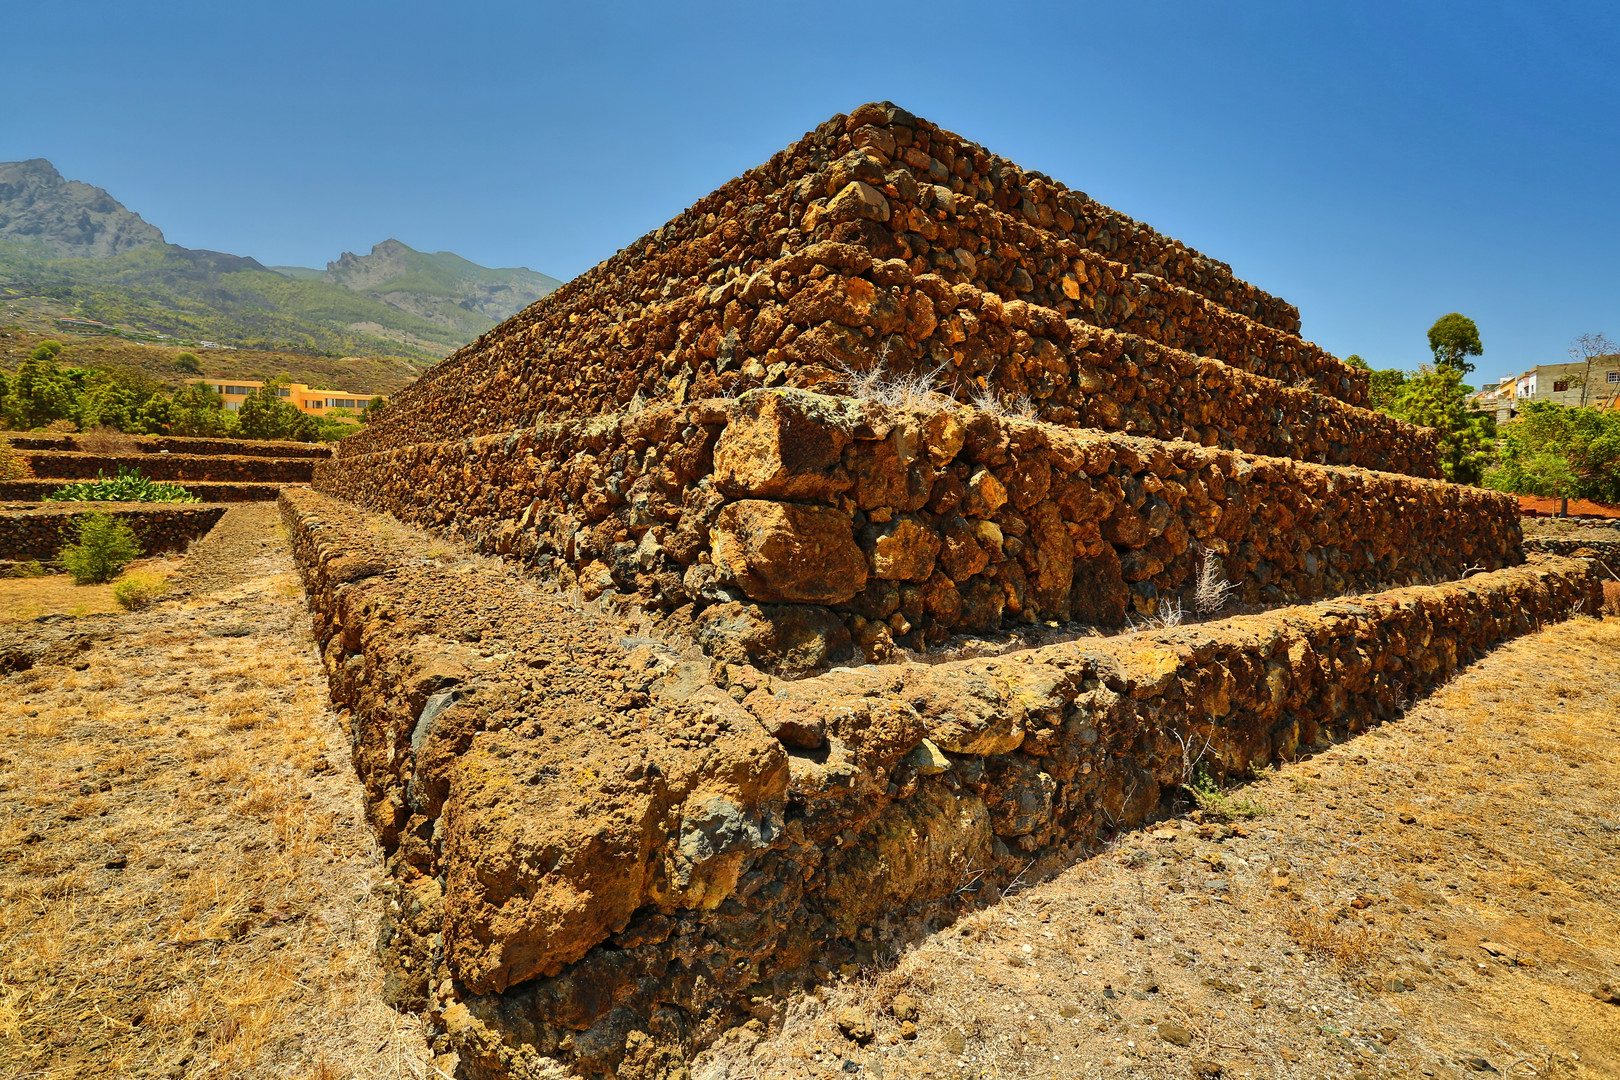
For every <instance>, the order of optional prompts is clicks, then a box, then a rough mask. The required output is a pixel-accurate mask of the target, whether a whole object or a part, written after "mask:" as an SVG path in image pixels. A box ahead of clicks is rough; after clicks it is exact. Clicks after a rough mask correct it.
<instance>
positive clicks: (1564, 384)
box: [1553, 379, 1569, 394]
mask: <svg viewBox="0 0 1620 1080" xmlns="http://www.w3.org/2000/svg"><path fill="white" fill-rule="evenodd" d="M1568 389H1569V380H1568V379H1559V380H1558V381H1557V382H1555V383H1553V393H1555V394H1562V393H1563V392H1564V391H1565V390H1568Z"/></svg>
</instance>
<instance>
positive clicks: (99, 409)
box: [74, 368, 167, 434]
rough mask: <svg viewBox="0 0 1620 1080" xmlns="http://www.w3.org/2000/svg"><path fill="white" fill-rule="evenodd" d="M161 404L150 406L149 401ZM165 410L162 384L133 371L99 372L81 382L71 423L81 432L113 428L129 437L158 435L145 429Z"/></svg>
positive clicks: (113, 370)
mask: <svg viewBox="0 0 1620 1080" xmlns="http://www.w3.org/2000/svg"><path fill="white" fill-rule="evenodd" d="M154 398H156V399H159V400H161V401H163V402H164V404H163V405H162V406H153V405H151V402H152V401H153V399H154ZM166 410H167V397H166V396H165V394H164V392H163V384H162V383H160V382H158V381H157V380H156V379H154V378H152V377H151V376H150V375H147V374H146V373H145V372H143V371H139V370H137V369H134V368H103V369H100V370H96V371H92V372H90V373H89V374H88V376H87V377H86V378H85V379H84V386H83V389H82V390H81V391H80V392H79V394H78V398H77V401H76V403H75V408H74V419H76V420H77V421H78V422H79V426H80V427H81V428H84V429H87V430H88V429H89V428H93V427H96V426H98V425H99V426H106V427H115V428H117V429H118V430H119V431H127V432H131V433H132V434H162V431H161V430H155V429H153V428H150V427H148V426H147V420H148V418H150V417H151V416H153V415H154V414H155V413H157V412H161V411H166Z"/></svg>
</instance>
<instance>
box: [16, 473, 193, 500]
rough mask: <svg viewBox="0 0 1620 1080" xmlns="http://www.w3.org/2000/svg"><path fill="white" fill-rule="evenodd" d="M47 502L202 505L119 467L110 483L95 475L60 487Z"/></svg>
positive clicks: (181, 492)
mask: <svg viewBox="0 0 1620 1080" xmlns="http://www.w3.org/2000/svg"><path fill="white" fill-rule="evenodd" d="M45 499H46V501H47V502H169V503H194V502H202V500H201V499H200V498H198V497H197V496H195V495H193V494H192V493H191V492H189V491H187V490H186V489H185V488H183V487H181V486H180V485H179V484H169V483H164V482H162V481H159V480H153V479H151V478H149V477H147V476H146V475H145V474H143V473H142V472H141V471H140V470H139V469H131V468H128V467H126V466H120V467H119V469H118V475H117V476H116V477H114V478H112V479H107V478H106V477H103V476H102V475H101V473H100V472H99V471H98V472H97V473H96V478H95V479H94V480H80V481H78V482H76V483H72V484H64V485H62V486H61V487H59V488H57V489H56V490H55V491H53V492H51V493H50V494H49V495H47V496H45Z"/></svg>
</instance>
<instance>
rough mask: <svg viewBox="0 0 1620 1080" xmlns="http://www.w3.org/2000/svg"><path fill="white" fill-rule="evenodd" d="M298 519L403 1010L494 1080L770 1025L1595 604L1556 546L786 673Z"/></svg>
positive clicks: (337, 522) (316, 508) (336, 504)
mask: <svg viewBox="0 0 1620 1080" xmlns="http://www.w3.org/2000/svg"><path fill="white" fill-rule="evenodd" d="M1285 467H1287V466H1285ZM1294 468H1298V467H1297V466H1294ZM1088 475H1089V474H1088ZM1098 475H1107V474H1104V473H1099V474H1098ZM282 511H283V518H284V520H285V522H286V524H287V526H288V530H289V533H290V535H291V536H292V540H293V545H294V550H295V554H296V557H297V560H298V563H299V566H300V568H301V570H302V572H303V574H304V576H305V580H306V583H307V585H308V587H309V593H310V598H311V605H312V608H313V610H314V623H315V632H316V637H317V639H318V641H319V643H320V645H321V648H322V651H323V657H324V661H325V664H326V668H327V671H328V674H329V677H330V680H331V685H332V689H333V696H334V698H335V700H336V701H337V702H338V704H340V705H341V706H343V707H345V708H347V709H349V710H351V715H352V717H353V728H352V730H353V735H354V739H355V746H356V750H355V757H356V763H357V766H358V767H359V769H360V772H361V776H362V778H363V780H364V782H365V788H366V794H367V800H368V808H369V813H370V815H371V818H372V820H373V822H374V823H375V824H376V825H377V827H378V830H379V834H380V836H381V838H382V841H383V843H384V846H385V848H386V849H387V851H388V853H389V860H388V865H389V870H390V873H391V877H392V881H393V883H394V888H395V890H396V892H395V896H394V900H395V901H396V903H395V904H393V905H391V909H392V910H393V911H394V914H393V915H391V916H390V917H389V919H388V921H387V922H386V923H385V925H384V927H383V932H382V936H381V941H382V943H383V951H384V956H385V960H386V962H387V965H388V983H387V990H388V994H389V996H390V999H391V1000H393V1001H395V1002H396V1003H398V1004H401V1005H404V1006H407V1007H411V1008H418V1009H423V1010H425V1011H426V1012H427V1014H428V1016H429V1019H430V1021H431V1022H432V1024H433V1025H434V1028H435V1030H437V1031H440V1032H442V1033H443V1034H444V1036H445V1038H447V1040H448V1041H449V1043H450V1044H451V1045H452V1046H453V1048H454V1050H455V1051H456V1053H457V1054H458V1055H459V1056H460V1058H461V1063H462V1065H463V1067H464V1068H466V1069H467V1071H468V1073H469V1075H471V1076H473V1077H476V1078H479V1080H484V1078H491V1080H492V1078H494V1077H504V1076H510V1075H523V1074H525V1070H532V1069H534V1068H536V1067H538V1064H539V1063H538V1061H537V1055H547V1056H555V1057H560V1058H564V1059H568V1060H569V1061H570V1062H571V1063H572V1065H573V1066H574V1068H575V1069H577V1070H579V1071H581V1072H584V1073H587V1074H591V1075H610V1074H611V1073H613V1072H614V1070H616V1069H618V1068H620V1067H621V1066H624V1067H625V1068H629V1069H634V1068H636V1067H639V1065H640V1064H642V1063H641V1061H640V1059H639V1058H638V1057H634V1055H641V1054H644V1053H646V1052H649V1050H650V1048H652V1047H655V1046H662V1047H669V1046H674V1045H682V1046H689V1045H691V1043H692V1042H693V1041H694V1040H696V1041H699V1042H701V1041H702V1040H703V1039H705V1038H712V1037H713V1035H714V1034H715V1033H717V1032H718V1031H720V1030H723V1028H724V1027H725V1026H726V1025H727V1024H729V1023H735V1022H739V1021H741V1020H743V1019H746V1018H748V1017H749V1016H751V1015H752V1016H757V1017H763V1018H767V1019H768V1018H769V1017H770V1015H771V1014H772V1012H773V1011H774V1010H775V1009H776V1008H777V1007H778V1005H779V1003H780V1002H781V1001H782V1000H783V998H784V997H785V996H787V995H788V994H790V993H792V992H793V991H794V990H796V989H797V988H799V987H800V986H802V985H803V983H804V982H805V981H806V980H815V979H820V978H826V977H827V976H828V974H829V969H833V968H836V967H837V966H839V965H841V964H845V963H857V964H859V963H869V962H871V961H872V960H873V958H874V957H875V955H876V954H877V953H878V952H879V950H885V949H889V948H892V947H893V946H894V944H895V943H896V941H897V940H899V939H900V938H901V937H902V936H903V935H905V934H907V933H910V932H914V931H915V930H916V929H918V928H926V927H930V926H937V925H939V924H940V923H941V922H943V921H948V920H949V919H951V918H952V917H954V916H955V915H956V914H958V913H959V912H960V911H961V910H962V909H963V907H964V906H971V905H972V904H974V903H976V901H975V900H974V898H973V896H972V894H971V891H970V890H968V889H964V888H962V886H964V885H965V884H967V883H970V882H972V881H974V880H979V881H981V882H982V883H983V887H984V891H985V894H986V895H988V894H990V893H991V892H992V891H993V888H994V886H997V885H1004V884H1005V883H1006V882H1008V881H1010V880H1012V879H1013V878H1014V877H1015V876H1016V875H1018V874H1020V873H1024V874H1025V875H1026V880H1032V879H1034V878H1035V877H1037V876H1039V875H1043V874H1045V873H1048V872H1050V871H1052V870H1055V869H1057V868H1059V867H1061V866H1062V865H1064V864H1065V863H1066V862H1067V861H1068V860H1069V859H1071V858H1072V857H1073V856H1074V855H1075V853H1076V852H1078V851H1080V850H1083V849H1084V847H1085V846H1086V845H1087V844H1089V843H1092V842H1094V841H1095V840H1096V839H1097V838H1098V837H1099V836H1104V837H1106V836H1108V835H1111V833H1112V831H1113V830H1115V829H1119V828H1125V827H1129V826H1132V825H1134V824H1136V823H1139V822H1140V821H1142V820H1143V819H1144V817H1146V816H1148V815H1150V814H1152V813H1153V812H1154V811H1155V809H1156V808H1157V807H1158V805H1159V801H1160V795H1161V792H1163V791H1164V790H1165V789H1167V788H1170V787H1172V786H1173V785H1176V784H1179V783H1185V782H1187V781H1188V779H1189V778H1188V776H1187V763H1186V758H1185V756H1184V753H1183V744H1184V743H1187V744H1196V745H1200V746H1202V745H1204V744H1205V743H1206V742H1207V743H1208V747H1209V749H1208V751H1207V753H1206V756H1205V759H1204V760H1205V762H1206V763H1208V765H1209V766H1210V767H1211V768H1212V769H1213V770H1214V771H1215V772H1217V773H1218V774H1220V775H1222V776H1233V775H1243V774H1245V773H1247V772H1248V771H1250V770H1252V769H1256V768H1259V767H1261V766H1263V765H1265V764H1267V763H1269V762H1271V761H1273V760H1275V759H1276V758H1278V757H1283V756H1292V755H1294V754H1296V753H1298V752H1300V751H1301V750H1303V749H1305V748H1308V747H1311V746H1319V745H1322V744H1323V743H1325V742H1326V741H1329V740H1334V739H1339V738H1343V737H1346V736H1347V735H1349V734H1350V733H1352V732H1354V731H1356V730H1359V729H1361V728H1363V727H1365V726H1367V725H1370V724H1374V723H1377V722H1379V721H1380V720H1388V719H1392V718H1394V717H1396V716H1397V715H1398V714H1399V710H1400V708H1401V707H1402V705H1403V704H1404V703H1405V702H1407V701H1409V700H1411V699H1413V698H1416V697H1418V696H1420V695H1422V694H1423V693H1425V692H1426V691H1428V690H1429V689H1431V688H1432V687H1434V686H1435V685H1437V684H1438V683H1440V682H1441V681H1443V680H1445V679H1446V678H1448V677H1449V676H1450V675H1451V674H1452V673H1453V672H1455V671H1456V670H1457V669H1458V667H1460V666H1461V665H1462V664H1465V663H1467V662H1468V661H1469V660H1470V659H1471V658H1473V657H1475V656H1478V655H1479V654H1480V653H1481V652H1482V651H1483V650H1485V649H1488V648H1489V647H1491V646H1492V645H1493V644H1495V643H1496V642H1499V641H1501V640H1503V639H1505V638H1507V637H1511V636H1514V635H1517V634H1521V633H1524V632H1526V631H1528V630H1530V629H1532V628H1534V627H1535V626H1537V625H1539V624H1540V623H1542V622H1545V621H1549V620H1556V619H1559V618H1562V617H1565V616H1566V615H1567V614H1568V613H1569V612H1570V611H1571V610H1572V609H1575V608H1578V607H1582V606H1585V607H1586V610H1592V607H1591V606H1590V605H1592V604H1594V603H1595V602H1596V597H1597V595H1598V594H1597V589H1598V583H1597V581H1596V578H1595V577H1594V574H1593V570H1592V568H1591V565H1590V564H1589V563H1586V562H1584V561H1580V560H1570V559H1561V558H1556V557H1549V558H1546V559H1544V560H1543V561H1541V562H1539V563H1535V564H1532V565H1528V566H1518V567H1513V568H1508V569H1504V570H1499V571H1495V572H1491V573H1484V574H1479V575H1476V576H1473V577H1470V578H1468V579H1467V580H1465V581H1459V582H1451V583H1447V584H1442V585H1438V586H1433V587H1416V588H1408V589H1400V590H1396V591H1393V592H1389V593H1385V594H1383V595H1380V596H1375V597H1362V598H1358V599H1356V600H1354V601H1344V600H1337V601H1328V602H1323V603H1319V604H1315V605H1312V606H1305V607H1295V608H1291V609H1287V610H1284V611H1276V612H1270V613H1265V614H1259V615H1252V616H1245V617H1239V618H1234V619H1229V620H1226V621H1223V622H1216V623H1206V624H1202V625H1199V626H1195V627H1189V628H1184V629H1179V630H1164V631H1158V632H1154V633H1147V634H1137V635H1130V636H1124V637H1116V638H1109V639H1088V640H1082V641H1075V642H1071V643H1068V644H1064V645H1055V646H1050V647H1047V648H1042V649H1037V650H1033V651H1029V652H1025V653H1021V654H1017V655H1014V656H1009V657H1002V658H997V659H981V660H970V661H958V662H954V663H949V664H942V665H939V666H932V667H930V666H926V665H917V664H895V665H880V666H868V667H862V668H846V669H839V670H836V671H833V672H830V673H828V674H827V675H824V676H821V677H818V678H815V679H810V680H802V681H797V682H790V681H780V680H774V679H772V678H771V677H770V676H767V675H761V674H760V673H759V672H757V671H755V670H753V669H741V668H738V667H736V666H735V665H718V666H717V667H711V666H710V665H709V664H707V663H704V662H694V661H689V660H684V659H683V658H682V656H681V654H679V653H678V652H676V651H675V650H673V649H671V648H669V647H667V646H666V645H664V644H662V643H660V642H658V641H655V640H650V639H645V638H634V637H625V638H622V639H618V634H620V633H622V631H620V630H618V629H617V628H616V627H615V626H614V624H613V623H612V621H611V620H610V619H609V618H607V617H605V616H600V617H591V616H587V615H583V614H582V613H580V612H578V611H577V610H574V609H572V608H569V607H567V606H565V605H564V604H562V602H561V601H559V600H556V599H549V600H548V599H547V598H546V597H545V596H543V595H542V594H541V593H539V592H538V591H537V590H535V589H534V588H533V587H532V585H529V584H526V583H525V582H524V581H523V580H522V579H520V578H517V577H515V576H514V575H513V573H512V571H511V569H510V568H509V566H508V565H506V564H502V563H499V562H495V561H489V562H485V563H482V564H471V565H463V566H460V567H446V566H442V565H440V564H439V563H438V562H436V561H435V560H432V559H424V558H418V557H413V556H411V554H410V553H409V552H406V551H402V550H401V548H400V546H399V544H398V542H384V541H382V540H379V539H378V536H377V533H376V532H375V531H373V530H372V529H370V528H368V527H367V523H366V522H365V521H364V520H361V519H362V518H363V514H360V513H357V512H356V511H355V509H354V508H353V506H352V505H350V504H347V503H343V502H340V501H337V500H333V499H330V498H328V497H326V496H323V495H320V494H318V493H315V492H309V491H304V490H299V489H290V490H289V491H288V492H286V493H285V494H284V495H283V498H282ZM616 639H617V640H616ZM717 671H718V672H719V673H720V674H721V675H722V681H721V683H720V684H718V685H717V684H716V682H715V681H714V679H713V678H712V676H713V674H714V673H715V672H717ZM637 1033H649V1034H650V1036H651V1039H650V1040H648V1039H646V1038H644V1037H642V1036H641V1035H638V1034H637ZM627 1053H629V1054H631V1055H632V1056H633V1059H632V1060H628V1061H627V1060H626V1054H627Z"/></svg>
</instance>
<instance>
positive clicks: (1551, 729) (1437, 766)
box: [693, 619, 1620, 1080]
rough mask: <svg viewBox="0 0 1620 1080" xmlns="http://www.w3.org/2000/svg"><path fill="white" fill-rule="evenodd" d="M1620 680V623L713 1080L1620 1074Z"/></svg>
mask: <svg viewBox="0 0 1620 1080" xmlns="http://www.w3.org/2000/svg"><path fill="white" fill-rule="evenodd" d="M1617 673H1620V621H1617V620H1615V619H1606V620H1602V621H1598V620H1594V619H1579V620H1575V621H1573V622H1569V623H1565V624H1561V625H1559V626H1556V627H1553V628H1551V629H1548V630H1546V631H1543V632H1541V633H1538V634H1534V635H1531V636H1529V637H1526V638H1522V639H1519V640H1517V641H1515V642H1513V643H1511V644H1509V645H1506V646H1504V647H1502V648H1500V649H1498V650H1497V651H1496V652H1494V653H1493V654H1492V655H1491V656H1489V657H1487V658H1486V659H1485V660H1483V661H1481V662H1480V663H1478V664H1477V665H1475V666H1474V667H1472V668H1471V669H1470V670H1469V671H1468V672H1467V673H1465V674H1464V675H1463V676H1462V677H1460V678H1459V679H1457V680H1456V681H1455V682H1454V683H1452V684H1450V685H1449V686H1448V687H1446V688H1444V689H1442V690H1441V691H1440V692H1439V693H1437V694H1436V695H1435V696H1434V697H1433V698H1431V699H1430V700H1428V701H1426V702H1424V703H1423V704H1421V705H1419V706H1417V707H1415V708H1413V709H1412V710H1411V711H1410V713H1409V714H1408V715H1407V716H1406V717H1405V718H1404V719H1403V720H1401V721H1400V722H1398V723H1395V724H1391V725H1387V726H1385V727H1383V728H1380V729H1377V730H1376V731H1375V732H1373V733H1371V734H1368V735H1366V736H1363V737H1361V738H1359V739H1356V740H1353V741H1351V742H1348V743H1345V744H1343V745H1340V746H1338V747H1335V748H1334V749H1332V750H1330V751H1328V752H1326V753H1322V754H1319V755H1316V756H1314V757H1309V756H1308V757H1306V758H1305V759H1304V760H1301V761H1298V762H1295V763H1293V764H1288V765H1285V766H1283V767H1282V768H1281V769H1279V770H1278V771H1277V772H1275V773H1274V774H1271V775H1269V776H1268V777H1266V778H1264V779H1263V780H1261V781H1259V782H1257V783H1255V784H1252V785H1250V786H1248V787H1246V788H1244V789H1242V790H1241V791H1238V792H1231V793H1227V794H1226V795H1224V796H1216V797H1214V798H1213V799H1212V800H1206V801H1208V802H1209V805H1208V806H1207V807H1206V808H1205V809H1201V810H1197V811H1195V812H1192V813H1189V814H1187V815H1185V816H1182V817H1178V818H1172V819H1169V820H1166V821H1163V822H1162V823H1160V824H1158V825H1157V826H1154V827H1150V828H1149V829H1147V830H1145V831H1142V832H1138V833H1132V834H1127V835H1125V836H1124V837H1122V838H1121V839H1120V840H1119V841H1118V842H1117V843H1116V844H1115V845H1114V846H1113V847H1112V848H1111V849H1110V850H1109V851H1108V852H1107V853H1106V854H1104V855H1102V856H1100V857H1098V858H1095V859H1092V860H1090V861H1087V862H1084V863H1081V864H1079V865H1077V866H1075V867H1074V868H1072V869H1071V870H1069V871H1067V872H1065V873H1063V874H1062V875H1060V876H1059V877H1057V878H1056V879H1053V880H1051V881H1048V882H1044V883H1040V884H1035V885H1033V886H1031V887H1029V888H1012V889H1009V890H1008V891H1007V895H1006V896H1005V898H1004V899H1002V900H1000V902H998V903H996V904H994V905H992V906H990V907H988V908H986V909H985V910H983V911H980V912H978V913H976V914H974V915H971V916H969V917H967V918H965V919H963V920H961V921H960V922H959V923H957V924H956V925H955V926H954V927H952V928H950V929H948V930H946V931H944V932H942V933H939V934H937V935H934V936H932V937H930V938H928V939H926V940H924V941H922V942H920V943H918V944H916V945H915V946H913V947H912V948H910V949H909V950H907V951H905V952H904V953H903V955H900V956H898V957H891V958H890V966H889V967H888V969H887V970H885V971H883V972H882V973H881V974H877V975H863V974H861V973H858V972H856V971H854V970H853V969H851V970H849V971H847V972H846V973H845V977H844V979H843V980H842V981H840V982H838V983H836V984H834V985H832V986H830V987H828V988H825V989H823V990H822V991H820V992H817V993H814V994H812V995H810V996H807V997H804V998H802V999H800V1000H798V1001H795V1002H793V1003H792V1004H791V1005H789V1006H788V1007H787V1009H786V1010H785V1020H783V1021H782V1022H780V1023H779V1025H777V1026H773V1028H772V1029H767V1028H766V1027H765V1026H764V1025H762V1024H760V1023H759V1022H757V1021H756V1022H754V1023H753V1024H752V1025H751V1027H752V1028H753V1029H754V1030H749V1029H740V1030H737V1031H734V1032H732V1033H731V1034H730V1035H729V1036H727V1037H726V1039H724V1040H723V1041H722V1042H721V1043H720V1044H719V1045H718V1046H716V1047H715V1048H713V1049H712V1050H711V1051H710V1052H708V1053H707V1054H705V1055H704V1056H703V1057H701V1058H700V1059H699V1060H698V1061H697V1062H696V1063H695V1065H694V1067H693V1075H694V1076H695V1077H696V1078H698V1080H722V1078H729V1080H743V1078H745V1077H746V1078H749V1080H765V1078H767V1077H834V1076H837V1077H847V1076H873V1077H888V1078H891V1080H893V1078H899V1077H1015V1076H1016V1077H1037V1076H1040V1077H1045V1076H1051V1077H1075V1076H1084V1077H1124V1076H1137V1077H1177V1078H1180V1077H1213V1076H1221V1077H1300V1078H1306V1077H1311V1078H1315V1077H1323V1076H1342V1077H1374V1076H1379V1077H1382V1076H1392V1077H1393V1076H1400V1077H1408V1076H1411V1077H1420V1076H1421V1077H1464V1076H1473V1075H1486V1076H1490V1075H1506V1076H1518V1077H1530V1076H1557V1077H1572V1078H1573V1077H1616V1076H1620V917H1617V915H1616V912H1617V911H1620V879H1617V878H1616V876H1615V866H1616V865H1617V863H1616V857H1617V856H1620V809H1617V807H1616V803H1615V801H1614V797H1613V792H1614V791H1615V790H1616V787H1617V784H1620V680H1617V678H1616V675H1617ZM961 887H962V888H963V889H973V888H974V887H975V882H974V881H973V880H972V879H971V877H969V878H965V879H964V880H963V882H962V884H961Z"/></svg>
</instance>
